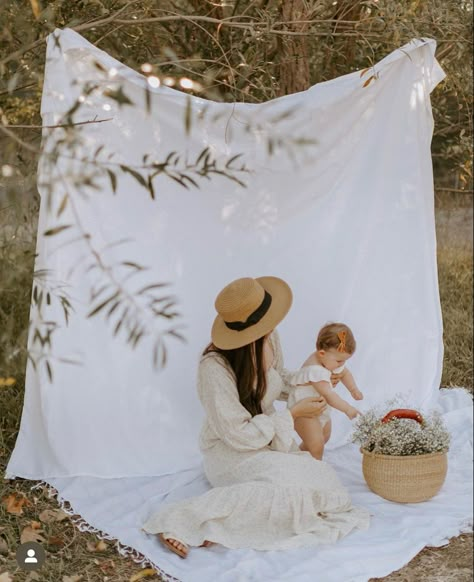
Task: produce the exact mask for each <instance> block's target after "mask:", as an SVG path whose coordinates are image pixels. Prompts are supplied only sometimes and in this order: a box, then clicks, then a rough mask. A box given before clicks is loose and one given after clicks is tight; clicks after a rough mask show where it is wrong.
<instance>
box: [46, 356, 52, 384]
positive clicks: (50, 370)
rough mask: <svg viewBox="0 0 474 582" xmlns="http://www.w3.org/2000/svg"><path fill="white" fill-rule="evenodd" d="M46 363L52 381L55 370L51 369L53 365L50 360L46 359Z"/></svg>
mask: <svg viewBox="0 0 474 582" xmlns="http://www.w3.org/2000/svg"><path fill="white" fill-rule="evenodd" d="M45 363H46V370H47V372H48V377H49V381H50V382H52V381H53V370H52V369H51V366H50V364H49V362H48V360H45Z"/></svg>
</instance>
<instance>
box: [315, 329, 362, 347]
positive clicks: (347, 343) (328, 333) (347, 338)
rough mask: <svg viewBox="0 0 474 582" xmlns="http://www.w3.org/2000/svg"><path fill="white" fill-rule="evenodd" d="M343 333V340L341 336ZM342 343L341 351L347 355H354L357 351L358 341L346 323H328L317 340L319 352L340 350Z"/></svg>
mask: <svg viewBox="0 0 474 582" xmlns="http://www.w3.org/2000/svg"><path fill="white" fill-rule="evenodd" d="M341 332H343V335H342V338H343V340H341V338H340V337H339V334H341ZM341 343H342V347H343V348H344V349H342V350H341V351H343V352H346V353H347V354H353V353H354V352H355V349H356V345H357V344H356V341H355V339H354V334H353V333H352V331H351V329H350V328H349V327H348V326H347V325H346V324H345V323H327V324H326V325H325V326H324V327H322V328H321V329H320V331H319V333H318V339H317V340H316V349H317V350H329V349H330V348H334V349H336V350H337V349H338V348H339V346H340V345H341Z"/></svg>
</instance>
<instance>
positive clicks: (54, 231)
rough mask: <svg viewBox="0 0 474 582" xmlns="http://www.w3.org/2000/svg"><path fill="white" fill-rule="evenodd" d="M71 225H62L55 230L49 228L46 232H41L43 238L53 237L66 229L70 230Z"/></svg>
mask: <svg viewBox="0 0 474 582" xmlns="http://www.w3.org/2000/svg"><path fill="white" fill-rule="evenodd" d="M71 226H72V224H64V225H63V226H56V227H55V228H49V229H48V230H45V231H44V232H43V235H44V236H53V235H54V234H58V233H59V232H62V231H63V230H66V228H71Z"/></svg>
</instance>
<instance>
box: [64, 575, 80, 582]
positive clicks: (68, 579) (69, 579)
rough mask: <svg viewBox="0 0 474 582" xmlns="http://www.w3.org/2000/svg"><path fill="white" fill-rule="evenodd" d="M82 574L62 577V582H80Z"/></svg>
mask: <svg viewBox="0 0 474 582" xmlns="http://www.w3.org/2000/svg"><path fill="white" fill-rule="evenodd" d="M81 580H82V574H74V576H63V582H81Z"/></svg>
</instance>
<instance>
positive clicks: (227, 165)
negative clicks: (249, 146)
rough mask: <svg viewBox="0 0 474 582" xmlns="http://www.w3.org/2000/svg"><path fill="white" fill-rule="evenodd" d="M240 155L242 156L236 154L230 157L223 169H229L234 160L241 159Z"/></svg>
mask: <svg viewBox="0 0 474 582" xmlns="http://www.w3.org/2000/svg"><path fill="white" fill-rule="evenodd" d="M242 155H243V154H237V155H236V156H232V157H231V158H230V159H228V160H227V162H226V165H225V167H226V168H230V166H231V165H232V164H233V162H235V160H238V159H239V158H241V157H242Z"/></svg>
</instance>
